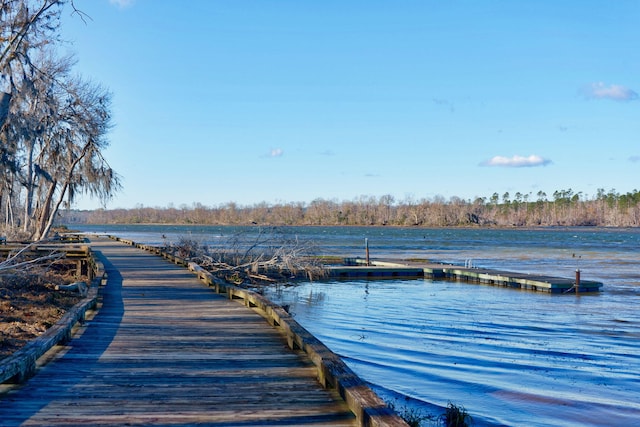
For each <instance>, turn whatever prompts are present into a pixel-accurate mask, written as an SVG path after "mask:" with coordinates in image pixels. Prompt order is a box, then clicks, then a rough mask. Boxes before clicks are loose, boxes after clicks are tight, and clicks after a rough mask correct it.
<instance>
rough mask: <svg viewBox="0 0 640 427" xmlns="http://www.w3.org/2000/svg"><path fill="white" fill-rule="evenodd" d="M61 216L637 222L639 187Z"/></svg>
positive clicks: (444, 223)
mask: <svg viewBox="0 0 640 427" xmlns="http://www.w3.org/2000/svg"><path fill="white" fill-rule="evenodd" d="M60 214H61V218H60V222H61V223H64V224H67V225H73V224H81V223H82V224H203V225H250V224H260V225H326V226H340V225H390V226H419V227H469V226H478V227H538V226H603V227H637V226H640V192H639V191H637V190H634V191H632V192H629V193H626V194H620V193H618V192H616V191H615V190H611V191H605V190H603V189H600V190H598V192H597V194H596V196H594V197H591V198H587V197H585V196H584V195H583V194H582V193H581V192H578V193H574V192H573V191H572V190H571V189H569V190H560V191H556V192H554V193H553V194H552V195H551V197H548V196H547V194H546V193H544V192H538V193H537V194H536V195H535V197H532V195H531V194H530V193H529V194H526V193H520V192H517V193H515V194H513V195H512V194H510V193H504V194H502V195H499V194H498V193H494V194H493V195H492V196H491V197H489V198H486V197H479V198H476V199H475V200H463V199H461V198H458V197H451V198H450V199H445V198H444V197H435V198H433V199H428V200H427V199H421V200H413V199H412V198H406V199H403V200H401V201H397V200H395V198H394V197H393V196H390V195H385V196H381V197H374V196H361V197H359V198H357V199H355V200H351V201H341V202H338V201H335V200H325V199H316V200H314V201H312V202H310V203H301V202H295V203H278V204H267V203H259V204H255V205H252V206H239V205H237V204H236V203H233V202H231V203H227V204H224V205H221V206H217V207H207V206H203V205H201V204H200V203H196V204H193V205H192V206H186V205H183V206H180V207H178V208H176V207H173V206H169V207H165V208H161V207H144V206H137V207H135V208H132V209H112V210H105V209H98V210H93V211H77V210H76V211H74V210H71V211H66V212H61V213H60Z"/></svg>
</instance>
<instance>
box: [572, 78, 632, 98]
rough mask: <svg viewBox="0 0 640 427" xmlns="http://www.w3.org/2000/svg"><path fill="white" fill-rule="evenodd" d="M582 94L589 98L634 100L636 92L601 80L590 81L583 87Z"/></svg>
mask: <svg viewBox="0 0 640 427" xmlns="http://www.w3.org/2000/svg"><path fill="white" fill-rule="evenodd" d="M584 94H585V96H586V97H587V98H590V99H611V100H613V101H634V100H636V99H638V98H639V96H638V93H637V92H635V91H633V90H631V89H629V88H627V87H624V86H620V85H613V84H612V85H606V84H604V83H602V82H598V83H591V84H590V85H588V86H587V87H586V88H584Z"/></svg>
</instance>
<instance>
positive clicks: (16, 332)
mask: <svg viewBox="0 0 640 427" xmlns="http://www.w3.org/2000/svg"><path fill="white" fill-rule="evenodd" d="M77 280H78V279H76V278H70V277H65V276H62V275H60V274H57V273H54V272H46V273H40V274H35V273H21V274H11V273H9V274H2V275H0V359H3V358H5V357H7V356H9V355H11V354H12V353H13V352H15V351H16V350H18V349H19V348H21V347H22V346H24V345H25V344H26V343H28V342H29V340H32V339H34V338H36V337H38V336H39V335H41V334H42V333H43V332H45V331H46V330H47V328H49V327H51V326H52V325H54V324H55V323H56V322H57V321H58V320H59V319H60V318H61V317H62V316H63V315H64V313H65V312H66V311H67V310H68V309H69V308H71V307H73V305H75V304H76V303H77V302H79V301H80V300H81V299H82V298H81V297H80V296H79V295H78V293H76V292H69V291H56V290H55V286H56V285H64V284H69V283H72V282H75V281H77ZM80 280H82V279H80Z"/></svg>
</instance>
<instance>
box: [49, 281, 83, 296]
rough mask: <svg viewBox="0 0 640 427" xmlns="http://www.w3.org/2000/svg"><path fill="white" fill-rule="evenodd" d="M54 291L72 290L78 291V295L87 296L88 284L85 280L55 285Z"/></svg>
mask: <svg viewBox="0 0 640 427" xmlns="http://www.w3.org/2000/svg"><path fill="white" fill-rule="evenodd" d="M56 291H72V292H78V293H79V294H80V296H83V297H85V296H87V293H88V292H89V286H87V284H86V283H85V282H74V283H70V284H68V285H56Z"/></svg>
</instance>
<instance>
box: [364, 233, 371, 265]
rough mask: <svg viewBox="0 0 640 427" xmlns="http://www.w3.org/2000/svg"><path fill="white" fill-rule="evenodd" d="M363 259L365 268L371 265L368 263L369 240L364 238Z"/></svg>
mask: <svg viewBox="0 0 640 427" xmlns="http://www.w3.org/2000/svg"><path fill="white" fill-rule="evenodd" d="M364 258H365V262H366V263H367V267H368V266H370V265H371V263H370V262H369V239H367V238H366V237H365V238H364Z"/></svg>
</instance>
